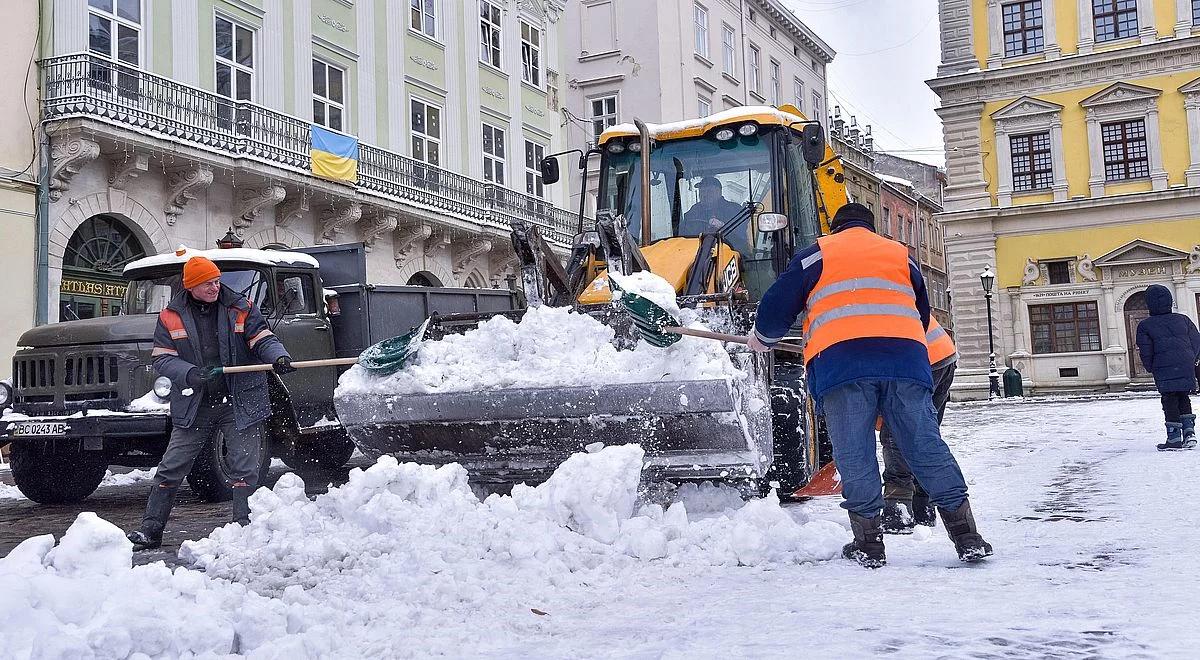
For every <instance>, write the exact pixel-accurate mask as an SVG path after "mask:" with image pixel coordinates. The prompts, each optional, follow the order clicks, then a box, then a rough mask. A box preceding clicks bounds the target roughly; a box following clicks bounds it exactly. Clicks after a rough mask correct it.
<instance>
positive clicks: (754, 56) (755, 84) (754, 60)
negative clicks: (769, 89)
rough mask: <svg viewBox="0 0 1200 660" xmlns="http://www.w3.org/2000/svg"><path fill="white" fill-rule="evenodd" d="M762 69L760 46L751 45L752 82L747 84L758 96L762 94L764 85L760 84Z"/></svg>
mask: <svg viewBox="0 0 1200 660" xmlns="http://www.w3.org/2000/svg"><path fill="white" fill-rule="evenodd" d="M761 67H762V56H761V54H760V53H759V50H758V46H755V45H754V44H750V80H749V81H747V84H749V85H750V91H752V92H754V93H755V94H758V93H760V92H762V85H761V84H760V82H759V69H760V68H761Z"/></svg>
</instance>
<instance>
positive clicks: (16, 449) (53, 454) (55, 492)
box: [11, 442, 108, 504]
mask: <svg viewBox="0 0 1200 660" xmlns="http://www.w3.org/2000/svg"><path fill="white" fill-rule="evenodd" d="M11 459H12V475H13V481H15V482H16V483H17V488H19V489H20V490H21V492H22V493H24V494H25V497H28V498H29V499H31V500H33V501H34V502H37V503H38V504H74V503H76V502H81V501H83V500H84V498H86V497H87V496H88V495H91V494H92V493H93V492H95V491H96V487H97V486H99V485H100V481H101V480H102V479H104V472H105V470H106V469H107V468H108V460H107V458H106V457H105V456H104V454H103V453H102V452H98V451H82V450H78V449H76V450H62V449H59V450H47V448H46V447H44V446H39V445H35V444H32V443H28V442H17V443H14V444H13V445H12V456H11Z"/></svg>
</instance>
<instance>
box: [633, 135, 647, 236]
mask: <svg viewBox="0 0 1200 660" xmlns="http://www.w3.org/2000/svg"><path fill="white" fill-rule="evenodd" d="M633 125H634V126H636V127H637V129H638V135H640V136H641V141H642V240H641V243H642V245H643V246H646V245H649V244H650V129H649V128H648V127H647V126H646V122H644V121H642V120H641V119H636V118H635V119H634V120H633Z"/></svg>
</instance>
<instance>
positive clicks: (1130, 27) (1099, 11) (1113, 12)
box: [1092, 0, 1138, 42]
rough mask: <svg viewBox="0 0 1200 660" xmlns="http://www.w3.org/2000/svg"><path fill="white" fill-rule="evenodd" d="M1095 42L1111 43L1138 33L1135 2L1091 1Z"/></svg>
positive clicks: (1119, 0) (1117, 0)
mask: <svg viewBox="0 0 1200 660" xmlns="http://www.w3.org/2000/svg"><path fill="white" fill-rule="evenodd" d="M1092 25H1093V28H1094V29H1095V31H1096V41H1097V42H1101V41H1112V40H1113V39H1125V38H1126V37H1133V36H1136V35H1137V33H1138V19H1137V0H1092Z"/></svg>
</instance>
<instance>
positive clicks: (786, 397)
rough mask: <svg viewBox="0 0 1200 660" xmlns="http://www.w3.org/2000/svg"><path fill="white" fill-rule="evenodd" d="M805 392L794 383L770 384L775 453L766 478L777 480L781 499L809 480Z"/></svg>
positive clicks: (768, 480) (767, 479) (769, 480)
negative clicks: (794, 385) (787, 385)
mask: <svg viewBox="0 0 1200 660" xmlns="http://www.w3.org/2000/svg"><path fill="white" fill-rule="evenodd" d="M804 406H805V398H804V394H803V393H802V392H801V391H799V390H797V389H794V388H792V387H786V386H774V387H772V388H771V426H772V429H771V430H772V434H773V435H774V438H775V456H774V460H773V461H772V462H771V469H769V470H767V477H766V479H765V480H764V482H772V481H775V482H778V483H779V496H780V499H786V498H787V496H788V495H791V494H792V493H793V492H795V491H796V489H797V488H800V487H801V486H803V485H804V484H806V483H808V479H809V477H810V476H811V472H812V466H811V464H810V462H809V457H808V456H807V453H808V437H807V436H808V431H807V428H806V424H805V418H804Z"/></svg>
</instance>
